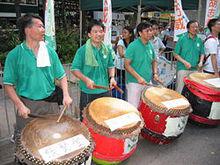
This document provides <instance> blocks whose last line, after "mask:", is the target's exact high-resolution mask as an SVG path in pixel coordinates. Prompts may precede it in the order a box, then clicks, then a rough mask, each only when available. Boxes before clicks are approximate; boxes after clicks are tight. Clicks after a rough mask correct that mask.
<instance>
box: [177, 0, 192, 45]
mask: <svg viewBox="0 0 220 165" xmlns="http://www.w3.org/2000/svg"><path fill="white" fill-rule="evenodd" d="M174 11H175V25H174V41H178V38H179V37H180V36H181V35H183V34H184V33H186V32H187V28H186V25H187V23H188V22H189V19H188V18H187V16H186V14H185V12H184V11H183V8H182V2H181V0H174Z"/></svg>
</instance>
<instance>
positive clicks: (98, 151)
mask: <svg viewBox="0 0 220 165" xmlns="http://www.w3.org/2000/svg"><path fill="white" fill-rule="evenodd" d="M119 104H121V106H118V105H119ZM96 105H97V106H96ZM99 105H100V106H99ZM123 105H125V106H123ZM129 106H131V105H130V104H129V103H127V102H125V101H123V100H121V99H116V98H110V97H104V98H100V99H96V100H94V101H93V102H92V103H91V104H90V105H89V106H88V107H87V108H86V109H85V110H84V111H87V113H86V114H85V117H84V120H83V122H84V123H85V125H87V127H88V128H89V131H90V133H91V136H92V138H93V139H94V141H95V144H96V145H95V149H94V151H93V160H94V161H95V163H96V164H102V165H103V164H118V163H120V162H121V161H123V160H125V159H127V158H129V157H130V156H131V155H132V154H133V153H134V152H135V150H136V148H137V142H138V135H139V132H140V131H138V132H136V133H134V134H132V135H130V136H129V137H123V135H121V136H120V135H117V136H115V135H114V131H113V132H109V134H106V133H104V132H102V131H98V129H95V127H94V125H92V124H91V123H92V122H91V121H90V120H91V119H90V118H88V117H89V116H90V115H89V112H90V114H91V115H93V119H96V123H94V121H93V124H95V125H96V124H97V123H99V125H97V126H100V125H102V124H103V123H102V119H101V118H106V117H107V116H108V118H109V116H112V115H115V114H116V113H119V114H120V115H122V114H126V113H127V112H135V113H137V114H139V112H138V110H137V109H136V108H134V107H133V106H131V108H129ZM111 107H112V108H111ZM121 107H124V110H123V108H121ZM99 108H101V109H102V110H100V109H99ZM99 111H105V114H102V113H99ZM114 111H115V112H114ZM126 111H127V112H126ZM108 113H109V114H108ZM120 115H119V116H120ZM97 116H99V117H100V118H99V117H97ZM104 116H105V117H104ZM110 118H111V117H110ZM98 120H99V121H98ZM133 126H134V125H131V128H132V127H133ZM127 129H129V126H126V127H124V128H122V129H121V130H120V131H121V132H123V131H125V132H126V130H127Z"/></svg>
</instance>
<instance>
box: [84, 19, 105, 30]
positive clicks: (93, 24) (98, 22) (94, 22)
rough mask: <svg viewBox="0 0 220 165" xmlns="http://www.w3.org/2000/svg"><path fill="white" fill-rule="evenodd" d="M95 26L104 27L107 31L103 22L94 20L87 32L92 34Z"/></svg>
mask: <svg viewBox="0 0 220 165" xmlns="http://www.w3.org/2000/svg"><path fill="white" fill-rule="evenodd" d="M94 26H100V27H102V29H103V30H104V29H105V26H104V25H103V23H102V22H100V21H97V20H92V21H91V22H90V23H89V26H88V29H87V32H88V33H90V32H91V30H92V28H93V27H94Z"/></svg>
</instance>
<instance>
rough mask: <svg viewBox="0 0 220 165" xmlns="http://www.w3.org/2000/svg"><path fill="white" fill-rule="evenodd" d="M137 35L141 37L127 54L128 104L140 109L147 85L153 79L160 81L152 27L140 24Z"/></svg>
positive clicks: (128, 49) (133, 43)
mask: <svg viewBox="0 0 220 165" xmlns="http://www.w3.org/2000/svg"><path fill="white" fill-rule="evenodd" d="M137 33H138V35H139V37H138V38H137V39H136V40H135V41H133V42H132V43H131V44H130V45H129V46H128V48H127V49H126V53H125V69H126V73H127V74H126V75H127V80H126V81H127V85H126V88H127V93H128V102H129V103H131V104H133V105H134V106H135V107H138V105H139V102H140V97H141V92H142V91H143V89H144V87H145V85H147V84H148V83H150V81H151V78H152V77H153V79H154V80H155V81H158V80H159V79H158V74H157V60H156V55H155V52H154V49H153V46H152V44H151V42H150V39H151V38H152V36H153V31H152V28H151V25H150V24H148V23H140V24H139V25H138V26H137ZM152 70H153V72H152Z"/></svg>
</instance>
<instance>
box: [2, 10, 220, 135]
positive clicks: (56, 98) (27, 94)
mask: <svg viewBox="0 0 220 165" xmlns="http://www.w3.org/2000/svg"><path fill="white" fill-rule="evenodd" d="M18 27H19V30H20V36H21V39H22V40H23V42H22V43H21V44H19V45H17V46H16V47H15V48H14V49H13V50H11V51H10V52H9V54H8V55H7V59H6V62H5V66H4V79H3V83H4V86H5V90H6V92H7V94H8V95H9V97H10V99H11V100H12V101H13V103H14V104H15V106H16V108H17V112H18V113H17V115H16V123H17V124H16V131H17V132H19V131H21V129H22V128H23V127H24V126H25V124H26V123H27V122H28V121H30V118H28V114H29V113H35V114H40V115H44V114H54V113H57V110H58V107H57V106H58V105H60V104H63V105H64V106H67V107H68V106H69V105H70V104H71V102H72V98H71V97H70V95H69V93H68V84H67V78H66V74H65V71H64V69H63V66H62V64H61V62H60V60H59V58H58V55H57V53H56V52H55V51H54V50H53V49H52V48H50V47H49V46H47V45H46V44H45V42H44V35H45V29H44V25H43V21H42V19H41V18H40V17H39V16H35V15H31V14H26V15H23V16H22V17H21V18H20V19H19V20H18ZM208 28H209V31H210V34H209V35H207V37H206V39H205V41H202V39H201V38H200V37H199V36H198V35H197V34H198V31H199V23H198V21H194V20H192V21H189V22H188V24H187V30H188V32H187V33H185V34H184V35H183V36H182V37H181V38H179V40H178V42H177V43H175V42H174V40H173V38H174V37H173V36H174V21H171V23H170V26H169V27H168V28H167V29H165V30H163V31H160V29H162V28H161V26H160V24H158V23H157V22H156V21H152V22H149V23H147V22H142V23H140V24H139V25H138V26H137V27H136V32H137V37H136V38H135V35H134V29H132V28H131V27H124V28H123V31H122V35H121V38H120V39H119V40H118V42H117V44H116V56H115V57H113V56H112V52H111V51H112V50H111V49H109V47H107V46H106V45H105V44H104V43H103V39H104V26H103V24H102V23H100V22H98V21H93V22H91V24H90V25H89V26H88V40H87V41H86V43H85V44H84V45H83V46H81V47H80V48H79V49H78V50H77V52H76V54H75V56H74V58H73V62H72V67H71V71H72V74H73V75H74V76H76V77H77V78H78V79H79V80H80V90H81V93H80V120H81V121H82V120H83V115H82V114H83V110H84V109H85V107H86V106H87V104H88V103H90V102H91V101H93V100H94V99H96V98H100V97H104V96H111V93H110V90H108V88H109V89H113V88H114V87H115V86H116V85H117V84H119V83H120V82H122V83H123V84H124V85H125V86H126V91H127V92H126V97H124V98H123V99H125V100H127V101H128V102H130V103H131V104H133V105H134V106H135V107H138V104H139V101H140V97H141V92H142V90H143V89H144V87H145V86H146V85H149V84H151V83H152V82H155V83H157V82H161V80H160V78H159V76H158V65H157V63H158V62H157V61H158V57H159V56H162V55H163V52H164V51H169V52H170V51H173V56H174V57H175V59H176V60H177V81H176V83H177V88H176V90H177V91H178V92H179V93H181V91H182V88H183V85H184V84H183V77H184V76H187V75H189V74H190V73H192V72H194V71H202V70H203V71H204V72H207V73H211V74H214V75H215V76H216V77H219V71H220V44H219V38H218V35H219V33H220V20H218V19H211V20H210V21H209V23H208ZM168 60H169V59H168ZM115 68H116V69H115ZM55 80H58V81H59V82H60V86H57V85H56V84H55ZM100 86H101V87H102V88H100ZM103 87H106V88H103Z"/></svg>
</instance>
